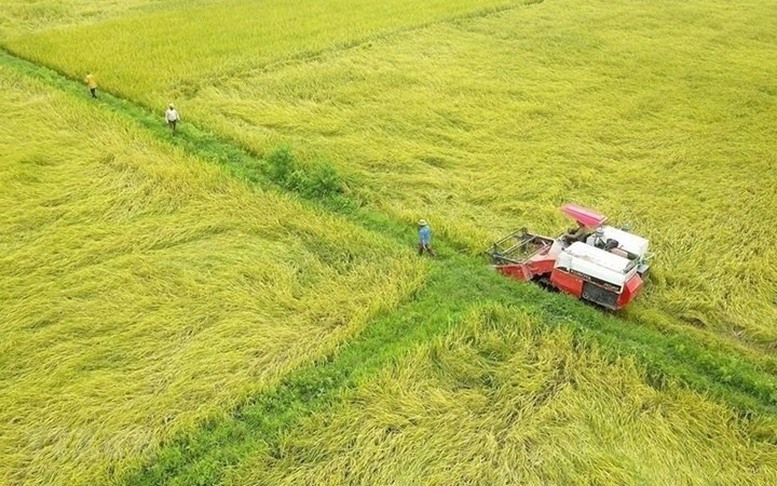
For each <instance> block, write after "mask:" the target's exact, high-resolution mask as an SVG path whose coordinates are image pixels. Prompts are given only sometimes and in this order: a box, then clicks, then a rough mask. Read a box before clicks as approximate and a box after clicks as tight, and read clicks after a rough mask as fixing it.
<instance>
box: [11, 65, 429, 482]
mask: <svg viewBox="0 0 777 486" xmlns="http://www.w3.org/2000/svg"><path fill="white" fill-rule="evenodd" d="M90 104H91V103H89V101H88V100H85V99H82V100H77V99H72V98H70V97H68V96H65V95H62V94H59V93H56V92H52V91H51V90H48V89H46V88H44V87H42V86H41V85H39V84H37V83H35V82H33V81H31V80H29V79H25V78H24V77H22V76H19V75H16V74H15V73H14V72H11V71H9V70H7V69H5V68H3V67H2V66H0V111H2V113H3V118H4V123H3V124H2V126H0V153H2V154H3V155H2V166H0V184H2V186H3V188H4V189H3V191H2V194H1V195H0V227H2V228H3V231H2V232H0V250H1V251H0V302H2V309H3V310H2V315H3V318H2V326H0V386H1V387H2V389H3V390H4V391H3V394H2V398H0V483H2V484H87V483H95V482H97V483H105V482H106V481H108V479H109V478H112V477H115V476H117V475H119V474H120V473H121V472H123V471H125V470H127V469H128V468H130V467H132V466H136V465H137V464H138V463H139V461H141V460H142V459H143V458H144V457H147V456H148V455H149V454H151V453H152V452H153V451H154V450H155V449H156V448H157V447H158V446H159V444H160V443H161V441H163V440H166V439H169V438H171V437H173V436H174V435H176V434H178V433H185V432H186V431H187V430H193V429H194V428H196V427H197V426H198V425H199V424H200V423H201V422H202V421H203V420H205V419H214V418H217V417H222V416H225V415H226V414H229V413H230V412H231V411H232V410H233V409H234V408H235V407H236V406H237V405H239V404H241V403H242V402H244V401H245V400H246V399H247V397H249V396H251V395H253V394H255V393H256V392H257V391H259V390H261V389H263V388H266V387H267V386H269V385H270V384H272V383H274V382H276V381H277V380H279V379H280V377H281V376H283V375H284V374H286V373H288V372H289V371H291V370H293V369H295V368H297V367H299V366H301V365H304V364H309V363H310V362H312V361H313V360H314V359H316V358H319V357H321V356H323V355H325V354H326V353H329V352H331V351H332V350H333V349H335V348H336V347H337V346H338V345H339V344H340V343H342V342H344V341H346V340H348V339H349V338H350V337H351V336H352V335H354V334H355V333H358V332H359V331H360V330H361V329H362V327H363V326H364V325H365V323H366V322H367V321H368V320H369V319H370V318H371V317H372V316H374V315H376V314H377V313H379V312H381V311H386V310H388V309H390V308H392V307H393V306H395V305H397V304H398V303H399V301H400V300H402V299H403V298H405V297H406V296H407V295H408V294H409V293H410V292H412V291H413V290H414V289H416V288H417V287H418V286H420V285H421V284H422V281H423V279H424V273H425V271H424V265H423V263H422V262H418V261H416V259H415V258H414V255H413V254H412V252H411V251H407V250H406V249H402V248H401V247H397V245H396V244H394V243H393V242H391V241H389V240H386V239H385V238H383V237H381V236H380V235H377V234H372V233H369V232H367V231H366V230H363V229H361V228H358V227H355V226H354V225H352V224H349V223H346V222H344V221H342V220H341V219H338V218H335V217H332V216H330V215H327V214H323V213H320V212H315V211H313V210H311V209H306V208H305V207H303V206H301V205H300V203H298V202H295V201H293V200H291V199H290V198H288V197H285V196H283V195H280V194H277V193H268V192H266V193H262V192H259V191H256V190H250V189H248V188H247V187H245V186H243V185H241V184H239V183H237V182H235V181H234V180H232V179H231V178H230V177H229V176H228V175H226V174H225V173H224V172H223V171H222V170H221V169H217V168H216V167H215V166H213V165H211V164H208V163H206V162H204V161H201V160H198V159H197V158H194V157H192V156H187V155H185V154H183V153H181V152H180V151H177V150H175V149H171V148H170V147H167V146H165V144H163V143H160V142H158V141H156V140H154V139H153V138H151V137H149V136H148V135H146V134H144V133H143V132H142V131H140V130H139V129H137V128H134V127H133V126H132V125H131V124H128V123H127V122H125V121H124V120H122V119H120V118H117V117H116V116H113V115H110V114H106V113H104V112H102V110H100V108H99V107H98V106H96V105H95V106H89V105H90Z"/></svg>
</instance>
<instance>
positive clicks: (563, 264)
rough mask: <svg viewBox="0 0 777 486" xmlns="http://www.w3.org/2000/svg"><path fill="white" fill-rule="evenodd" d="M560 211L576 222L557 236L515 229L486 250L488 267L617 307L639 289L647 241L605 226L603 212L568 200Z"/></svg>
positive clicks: (608, 306)
mask: <svg viewBox="0 0 777 486" xmlns="http://www.w3.org/2000/svg"><path fill="white" fill-rule="evenodd" d="M561 211H562V212H563V213H564V214H566V215H567V216H569V217H570V218H572V219H574V220H575V221H577V224H578V227H577V228H573V229H570V230H568V231H567V232H566V233H564V234H562V235H561V236H559V237H558V238H549V237H547V236H540V235H535V234H532V233H528V232H527V231H526V228H522V229H520V230H518V231H515V232H513V233H511V234H509V235H507V236H506V237H504V238H502V239H501V240H499V241H497V242H495V243H494V244H493V246H492V247H491V249H489V250H488V252H487V253H488V254H489V255H491V258H492V259H493V262H494V268H495V269H496V270H498V271H499V272H500V273H502V274H503V275H507V276H508V277H513V278H516V279H518V280H525V281H529V280H530V281H534V282H537V283H539V284H541V285H543V286H546V287H550V288H555V289H558V290H560V291H562V292H566V293H568V294H572V295H574V296H575V297H578V298H580V299H584V300H587V301H590V302H594V303H596V304H598V305H600V306H602V307H606V308H608V309H613V310H617V309H622V308H623V307H625V306H626V305H628V303H629V302H631V301H632V300H634V297H636V296H637V294H638V293H639V291H640V290H641V289H642V286H643V282H644V280H645V278H646V277H647V274H648V271H649V269H650V267H649V265H648V261H647V260H648V258H649V257H650V255H649V254H648V251H647V250H648V240H646V239H645V238H642V237H641V236H637V235H635V234H632V233H629V232H628V231H624V230H622V229H618V228H614V227H612V226H606V225H604V223H605V222H606V221H607V217H606V216H603V215H601V214H598V213H596V212H595V211H592V210H590V209H586V208H583V207H580V206H576V205H574V204H566V205H564V206H563V207H562V208H561Z"/></svg>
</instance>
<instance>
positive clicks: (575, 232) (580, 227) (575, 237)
mask: <svg viewBox="0 0 777 486" xmlns="http://www.w3.org/2000/svg"><path fill="white" fill-rule="evenodd" d="M590 232H591V231H590V230H589V229H588V227H587V226H586V225H584V224H583V223H581V222H580V221H578V222H577V228H569V229H568V230H567V233H566V234H565V235H564V239H565V240H566V242H567V243H570V244H571V243H574V242H576V241H585V239H586V238H587V237H588V235H589V234H590Z"/></svg>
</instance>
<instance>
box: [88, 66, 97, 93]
mask: <svg viewBox="0 0 777 486" xmlns="http://www.w3.org/2000/svg"><path fill="white" fill-rule="evenodd" d="M86 85H87V86H88V87H89V92H90V93H92V98H97V77H95V75H94V74H92V73H91V72H88V73H86Z"/></svg>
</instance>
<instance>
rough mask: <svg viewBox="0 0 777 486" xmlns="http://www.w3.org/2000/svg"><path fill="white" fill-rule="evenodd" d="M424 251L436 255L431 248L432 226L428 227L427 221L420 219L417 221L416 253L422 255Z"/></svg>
mask: <svg viewBox="0 0 777 486" xmlns="http://www.w3.org/2000/svg"><path fill="white" fill-rule="evenodd" d="M424 251H426V252H428V253H429V254H430V255H432V256H436V253H435V252H434V250H433V249H432V228H430V227H429V223H427V222H426V220H425V219H422V220H420V221H418V254H419V255H423V254H424Z"/></svg>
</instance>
